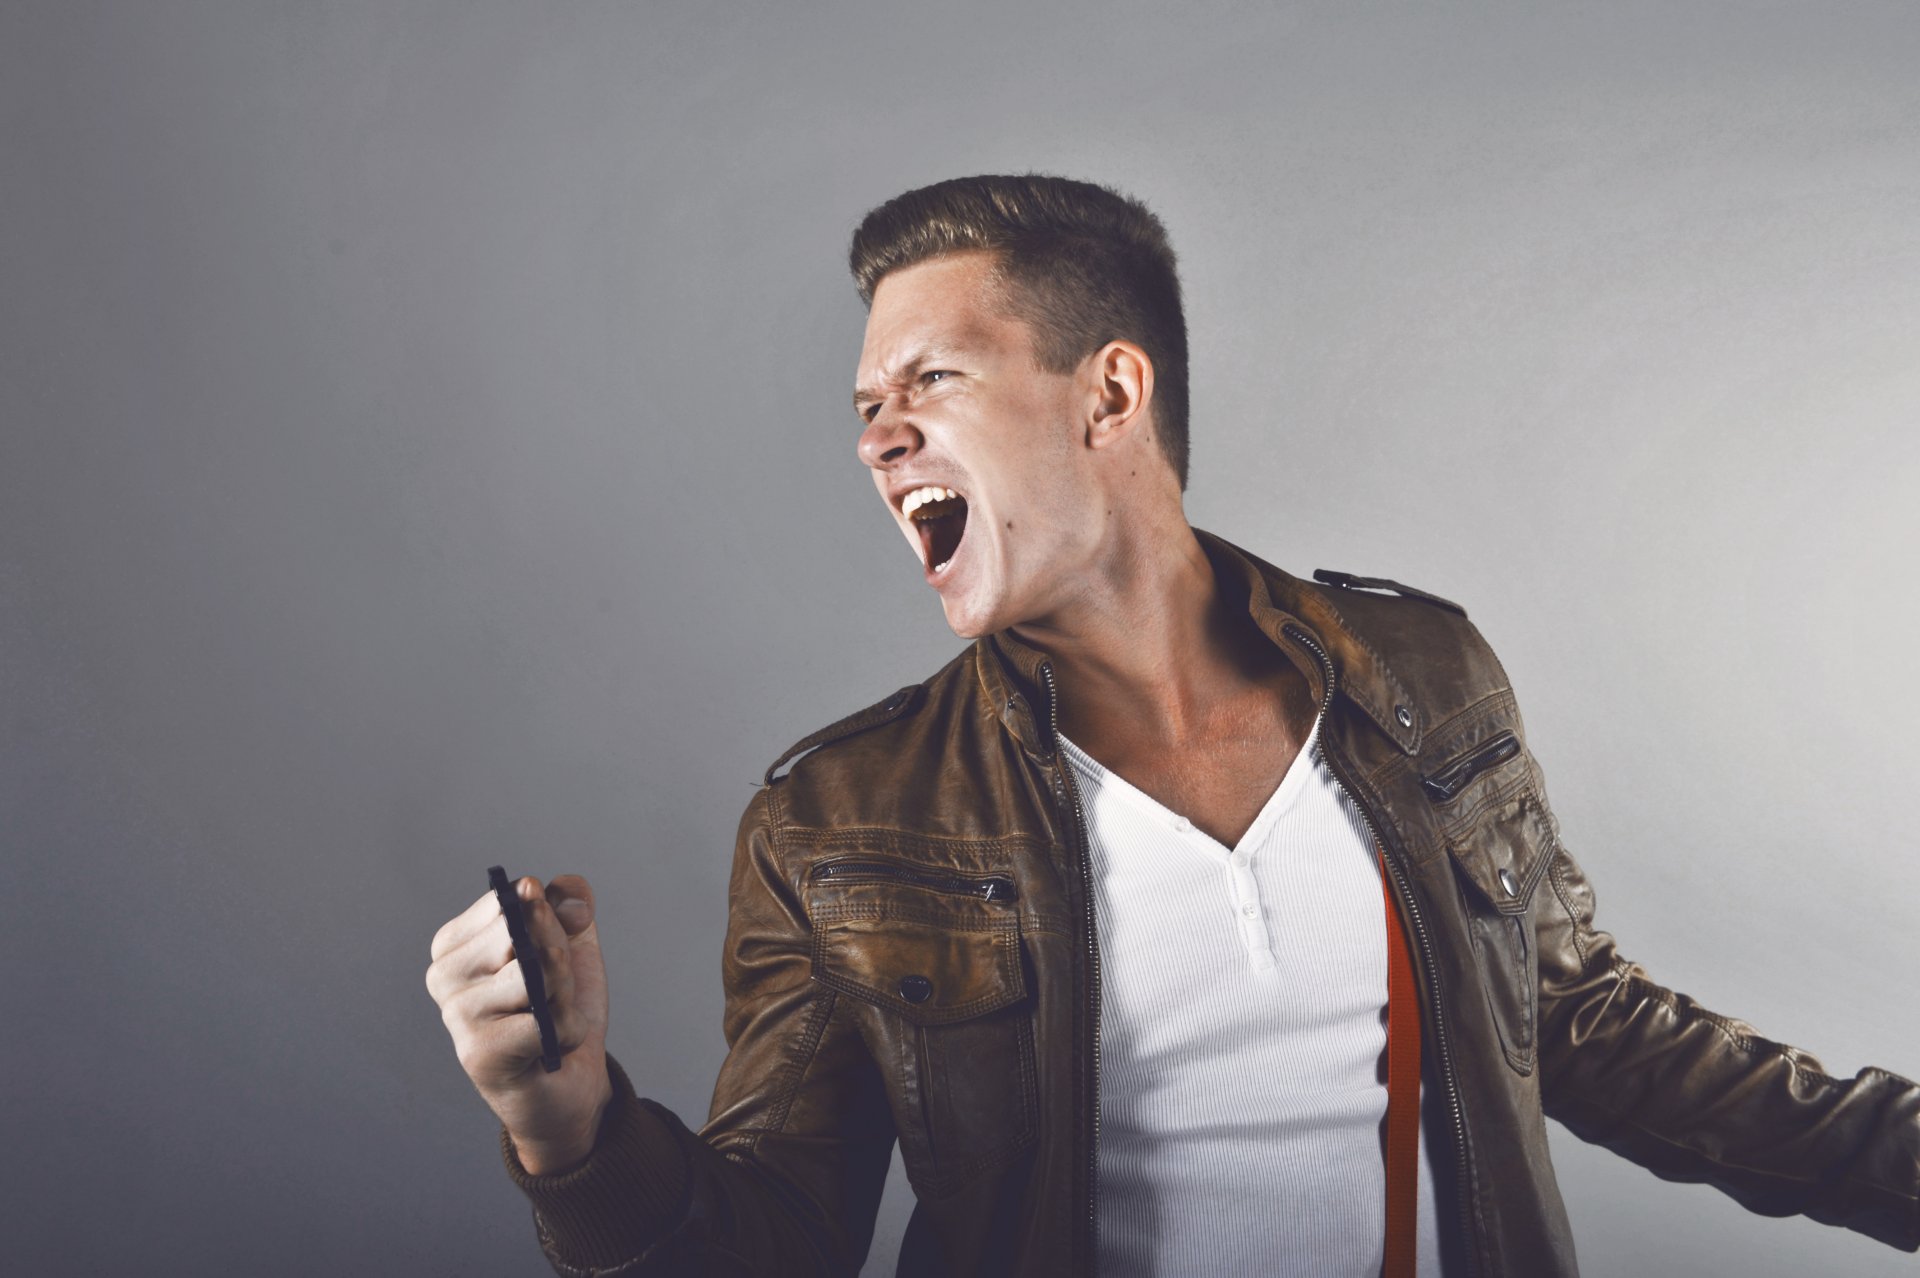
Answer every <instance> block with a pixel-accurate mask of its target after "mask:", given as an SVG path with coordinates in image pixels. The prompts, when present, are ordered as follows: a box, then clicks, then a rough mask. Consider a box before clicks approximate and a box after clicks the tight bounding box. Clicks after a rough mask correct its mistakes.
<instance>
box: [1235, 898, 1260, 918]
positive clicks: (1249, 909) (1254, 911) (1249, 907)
mask: <svg viewBox="0 0 1920 1278" xmlns="http://www.w3.org/2000/svg"><path fill="white" fill-rule="evenodd" d="M1240 912H1241V913H1242V914H1244V915H1246V916H1247V917H1248V918H1256V917H1258V915H1259V913H1260V907H1259V906H1257V905H1255V904H1254V903H1253V902H1252V901H1248V902H1247V903H1246V904H1245V905H1243V906H1241V907H1240Z"/></svg>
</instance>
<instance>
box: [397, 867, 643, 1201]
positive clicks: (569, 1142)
mask: <svg viewBox="0 0 1920 1278" xmlns="http://www.w3.org/2000/svg"><path fill="white" fill-rule="evenodd" d="M513 886H514V891H515V892H517V893H518V894H519V896H520V899H521V900H522V901H524V902H526V903H527V906H526V916H527V933H528V935H529V936H530V937H531V938H532V940H533V943H534V944H535V945H536V946H538V947H539V948H540V967H541V972H542V974H543V975H544V976H545V978H546V982H547V1002H548V1005H549V1006H550V1007H551V1009H552V1011H553V1027H554V1031H555V1033H556V1034H557V1036H558V1037H559V1039H560V1051H561V1053H562V1056H561V1062H560V1069H559V1070H558V1071H556V1072H554V1073H552V1074H549V1073H547V1072H546V1071H545V1070H544V1069H543V1068H541V1065H540V1029H539V1026H538V1025H537V1024H536V1023H535V1022H534V1019H533V1013H532V1011H530V1010H529V1006H528V999H527V986H526V981H525V980H524V979H523V978H522V976H521V974H520V964H519V963H518V962H516V961H515V955H514V952H513V942H512V941H511V940H509V939H508V937H507V920H506V916H505V915H503V914H502V913H501V912H500V902H499V901H498V900H497V899H495V897H494V895H493V893H492V892H488V893H487V894H486V895H484V896H482V897H481V898H480V899H479V900H477V901H475V902H474V903H473V904H472V905H470V906H468V907H467V909H466V911H465V912H464V913H462V914H461V915H460V916H459V917H457V918H454V919H452V920H450V921H449V922H448V923H447V925H446V926H445V927H443V928H441V929H440V931H439V932H438V933H436V934H435V935H434V938H433V951H432V956H433V962H432V965H431V966H429V967H428V968H427V992H428V993H429V994H431V995H432V996H433V1001H434V1002H436V1003H438V1004H439V1005H440V1019H441V1020H442V1021H443V1022H444V1023H445V1024H446V1027H447V1033H449V1034H450V1035H452V1036H453V1047H454V1052H455V1053H456V1054H457V1055H458V1056H459V1058H460V1065H461V1067H462V1068H463V1069H465V1070H466V1071H467V1077H468V1078H470V1079H472V1080H473V1085H474V1087H476V1088H477V1089H479V1092H480V1096H481V1098H482V1099H484V1100H485V1101H486V1102H487V1104H488V1106H489V1107H491V1108H492V1110H493V1112H494V1113H495V1114H496V1115H498V1116H499V1119H500V1122H501V1123H502V1124H503V1125H504V1126H505V1127H506V1129H507V1133H508V1134H509V1135H510V1136H511V1137H512V1138H513V1144H514V1149H515V1151H516V1152H517V1153H518V1154H519V1156H520V1163H521V1165H522V1166H523V1167H525V1168H526V1169H527V1170H528V1171H529V1172H532V1173H533V1174H535V1175H551V1174H553V1173H555V1172H560V1171H565V1170H567V1169H569V1168H571V1167H572V1166H574V1165H576V1164H578V1163H580V1162H582V1161H584V1160H585V1159H586V1157H587V1155H588V1154H590V1153H592V1152H593V1140H594V1134H595V1133H596V1132H598V1131H599V1129H600V1118H601V1115H602V1114H604V1113H605V1112H606V1107H607V1104H608V1102H609V1101H611V1100H612V1099H613V1087H612V1084H611V1083H609V1082H608V1080H607V972H606V967H605V965H604V964H602V962H601V960H600V932H599V928H598V926H597V925H596V924H595V922H594V910H593V889H592V888H591V887H589V886H588V885H587V881H586V880H585V879H583V878H581V877H580V876H579V875H577V874H563V875H561V876H560V877H558V878H556V879H554V881H553V882H552V883H550V884H548V885H547V888H546V891H545V892H544V893H543V892H542V891H541V889H540V881H539V880H538V879H535V878H532V877H527V878H523V879H521V880H519V881H518V882H517V883H515V884H514V885H513Z"/></svg>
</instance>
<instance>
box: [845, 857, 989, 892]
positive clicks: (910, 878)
mask: <svg viewBox="0 0 1920 1278" xmlns="http://www.w3.org/2000/svg"><path fill="white" fill-rule="evenodd" d="M808 877H809V878H812V879H814V880H816V881H817V880H821V879H832V880H833V881H834V882H836V883H911V884H913V885H914V886H915V887H923V888H929V889H931V890H933V891H935V892H946V893H948V894H950V895H953V896H977V897H979V898H980V899H981V900H983V901H1011V900H1013V899H1015V898H1016V897H1018V896H1019V895H1020V890H1019V888H1018V887H1016V886H1015V885H1014V881H1013V880H1012V879H1011V878H1009V877H1008V876H1006V875H1004V874H985V875H981V876H979V877H977V878H969V877H967V876H965V875H960V874H943V873H941V872H940V871H938V870H932V869H925V870H923V869H920V868H918V867H916V866H909V865H900V864H898V863H896V862H893V861H870V860H863V859H859V858H851V857H850V858H847V859H845V860H839V861H822V862H821V863H820V864H819V865H816V866H814V867H813V871H812V873H811V874H809V875H808Z"/></svg>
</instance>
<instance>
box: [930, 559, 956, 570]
mask: <svg viewBox="0 0 1920 1278" xmlns="http://www.w3.org/2000/svg"><path fill="white" fill-rule="evenodd" d="M952 562H953V560H951V559H942V560H941V561H940V562H939V563H937V564H935V565H934V566H933V570H934V571H935V572H945V571H946V570H947V565H948V564H950V563H952Z"/></svg>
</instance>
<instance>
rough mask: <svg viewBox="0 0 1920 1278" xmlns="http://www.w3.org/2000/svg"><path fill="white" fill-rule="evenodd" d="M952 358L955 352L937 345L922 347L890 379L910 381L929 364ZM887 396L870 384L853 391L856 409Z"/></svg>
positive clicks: (943, 361)
mask: <svg viewBox="0 0 1920 1278" xmlns="http://www.w3.org/2000/svg"><path fill="white" fill-rule="evenodd" d="M951 359H953V353H952V352H951V351H948V350H946V349H943V348H941V347H937V346H924V347H921V348H920V349H919V350H917V351H915V352H914V353H913V355H912V356H911V357H910V358H909V359H908V360H907V362H906V363H905V364H902V365H901V366H900V371H899V372H898V373H897V374H895V375H894V376H893V377H892V378H890V379H889V380H891V381H895V382H910V381H912V380H913V379H914V377H915V375H916V374H918V373H919V372H920V370H921V369H923V368H925V367H926V366H927V365H929V364H940V363H945V362H947V361H949V360H951ZM885 398H886V395H885V394H883V393H882V392H880V391H877V390H874V389H873V388H872V387H869V386H863V387H860V388H859V389H858V390H855V391H854V392H853V406H854V407H855V408H856V409H858V408H864V407H866V406H867V405H868V404H873V403H877V402H879V401H880V400H883V399H885Z"/></svg>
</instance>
